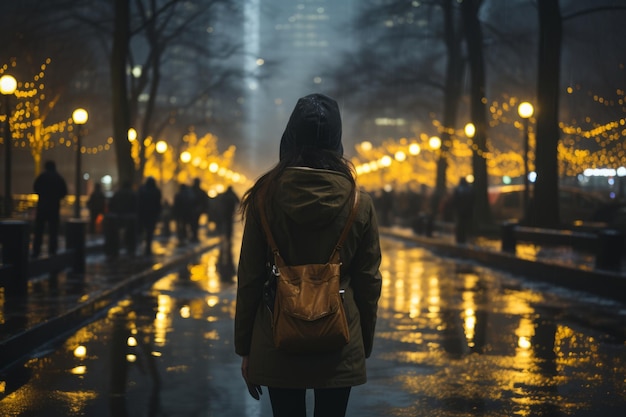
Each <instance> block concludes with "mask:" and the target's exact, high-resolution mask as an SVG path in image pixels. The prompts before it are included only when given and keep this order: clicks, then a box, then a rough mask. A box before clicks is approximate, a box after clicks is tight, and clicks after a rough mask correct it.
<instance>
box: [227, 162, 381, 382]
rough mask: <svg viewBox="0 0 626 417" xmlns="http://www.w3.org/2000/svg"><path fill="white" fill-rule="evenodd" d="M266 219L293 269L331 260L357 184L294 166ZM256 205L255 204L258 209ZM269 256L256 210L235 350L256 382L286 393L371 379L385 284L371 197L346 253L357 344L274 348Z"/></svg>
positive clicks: (243, 267)
mask: <svg viewBox="0 0 626 417" xmlns="http://www.w3.org/2000/svg"><path fill="white" fill-rule="evenodd" d="M276 185H277V188H276V194H275V196H274V199H273V201H272V202H271V203H270V205H269V207H268V212H267V217H268V221H269V225H270V228H271V230H272V234H273V235H274V239H275V240H276V244H277V246H278V248H279V250H280V253H281V256H282V257H283V259H284V260H285V262H286V263H287V264H288V265H301V264H309V263H326V262H327V261H328V258H329V257H330V255H331V252H332V250H333V247H334V245H335V244H336V243H337V240H338V238H339V235H340V234H341V231H342V229H343V227H344V225H345V223H346V221H347V218H348V215H349V213H350V208H351V207H350V202H351V193H352V185H351V182H350V180H349V179H348V178H346V177H345V176H344V175H343V174H341V173H338V172H334V171H327V170H320V169H311V168H288V169H286V170H285V172H284V173H283V174H282V176H281V177H280V178H279V179H278V182H277V184H276ZM253 207H254V205H253ZM269 256H270V251H269V248H268V244H267V241H266V238H265V235H264V233H263V229H262V226H261V224H260V220H259V217H258V212H257V211H256V210H249V212H248V215H247V218H246V219H245V227H244V234H243V241H242V246H241V254H240V259H239V268H238V287H237V305H236V313H235V351H236V353H237V354H238V355H241V356H249V374H248V375H249V380H250V382H251V383H254V384H257V385H265V386H270V387H280V388H336V387H348V386H355V385H360V384H364V383H365V382H366V371H365V359H366V358H367V357H369V355H370V354H371V351H372V344H373V340H374V329H375V325H376V314H377V305H378V299H379V297H380V291H381V284H382V279H381V275H380V272H379V266H380V261H381V252H380V243H379V236H378V224H377V221H376V214H375V212H374V207H373V204H372V200H371V198H370V196H369V195H368V194H366V193H365V192H363V191H360V195H359V206H358V211H357V215H356V218H355V220H354V223H353V224H352V227H351V230H350V233H349V235H348V238H347V239H346V242H345V243H344V245H343V247H342V249H341V262H342V266H341V287H342V288H344V289H345V296H344V308H345V311H346V316H347V320H348V327H349V329H350V342H349V343H348V344H347V345H346V346H345V347H343V348H342V349H340V350H338V351H336V352H331V353H324V354H293V353H286V352H283V351H281V350H278V349H276V348H275V347H274V344H273V340H272V319H271V313H270V312H269V310H268V309H267V307H266V306H265V304H264V303H263V298H262V295H263V284H264V282H265V280H266V278H267V267H266V264H267V262H268V260H269V259H268V258H269Z"/></svg>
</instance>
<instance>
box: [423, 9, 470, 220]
mask: <svg viewBox="0 0 626 417" xmlns="http://www.w3.org/2000/svg"><path fill="white" fill-rule="evenodd" d="M453 10H454V9H453V5H452V0H445V1H444V2H443V12H444V41H445V44H446V54H447V61H446V74H445V77H446V78H445V86H444V98H443V103H444V105H443V120H442V125H443V132H442V133H441V149H440V153H439V159H438V160H437V177H436V180H435V192H434V195H433V201H432V202H431V204H432V206H431V207H432V210H433V214H436V213H437V210H438V207H439V203H440V201H441V199H442V198H443V197H444V196H445V195H446V184H447V176H446V171H447V169H448V153H449V150H450V145H451V143H452V140H451V135H450V131H452V130H454V126H456V122H457V120H456V119H457V113H458V106H459V99H460V96H461V88H460V86H461V81H462V79H463V59H462V57H461V39H462V37H461V36H460V32H461V31H460V30H458V29H457V27H458V23H457V22H455V21H454V14H453Z"/></svg>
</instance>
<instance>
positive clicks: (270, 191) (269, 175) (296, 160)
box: [239, 148, 356, 219]
mask: <svg viewBox="0 0 626 417" xmlns="http://www.w3.org/2000/svg"><path fill="white" fill-rule="evenodd" d="M291 167H307V168H314V169H326V170H329V171H336V172H339V173H341V174H343V175H345V176H346V177H347V178H348V179H349V180H350V182H351V183H352V185H353V186H356V180H355V176H354V167H353V165H352V163H351V162H350V161H348V160H347V159H346V158H344V157H343V156H341V155H339V154H338V153H336V152H332V151H328V150H324V149H312V148H310V149H303V150H300V151H299V152H290V153H287V154H285V155H283V158H282V159H281V160H280V161H278V163H277V164H276V165H275V166H274V167H273V168H272V169H270V170H269V171H268V172H266V173H265V174H263V175H262V176H261V177H260V178H259V179H258V180H257V182H256V183H255V184H254V185H253V186H252V188H250V189H249V190H248V191H246V192H245V194H244V195H243V197H242V199H241V205H240V207H239V209H240V210H241V216H242V218H243V219H245V217H246V215H247V214H248V212H249V211H250V210H251V209H252V207H253V206H254V205H255V204H264V202H267V201H271V199H272V197H273V195H274V193H275V191H276V184H277V181H276V180H277V179H278V178H280V176H281V175H282V174H283V172H284V171H285V169H287V168H291ZM261 202H263V203H261Z"/></svg>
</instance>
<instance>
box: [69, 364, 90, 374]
mask: <svg viewBox="0 0 626 417" xmlns="http://www.w3.org/2000/svg"><path fill="white" fill-rule="evenodd" d="M70 372H71V373H72V374H74V375H85V374H86V373H87V367H86V366H85V365H81V366H76V367H74V368H72V370H71V371H70Z"/></svg>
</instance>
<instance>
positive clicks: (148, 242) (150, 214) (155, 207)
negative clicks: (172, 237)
mask: <svg viewBox="0 0 626 417" xmlns="http://www.w3.org/2000/svg"><path fill="white" fill-rule="evenodd" d="M137 205H138V211H139V227H140V228H141V232H142V233H143V239H144V244H145V245H144V255H146V256H150V255H152V240H153V239H154V229H155V228H156V224H157V222H158V221H159V217H160V215H161V190H159V188H158V187H157V185H156V181H155V179H154V177H148V178H146V182H145V183H144V184H143V185H142V186H141V187H139V191H138V193H137Z"/></svg>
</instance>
